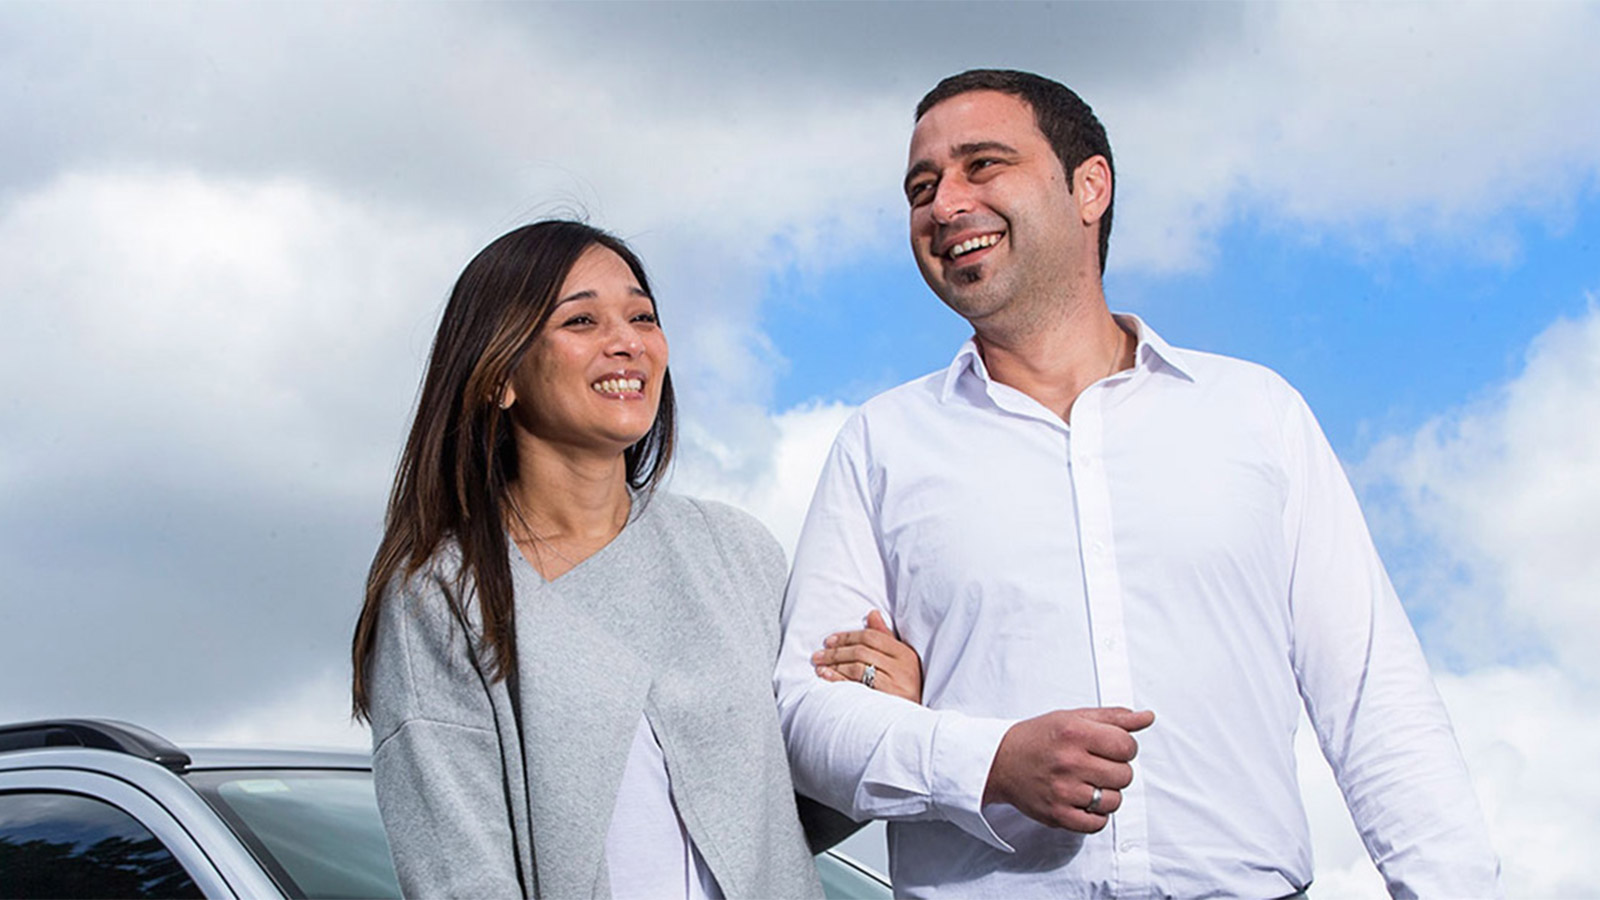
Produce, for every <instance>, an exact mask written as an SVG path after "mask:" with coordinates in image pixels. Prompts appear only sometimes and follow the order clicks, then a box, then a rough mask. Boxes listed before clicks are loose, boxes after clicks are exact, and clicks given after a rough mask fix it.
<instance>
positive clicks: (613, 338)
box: [607, 324, 644, 357]
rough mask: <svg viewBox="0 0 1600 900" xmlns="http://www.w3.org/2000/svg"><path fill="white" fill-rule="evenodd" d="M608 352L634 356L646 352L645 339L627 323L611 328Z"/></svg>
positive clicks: (615, 354)
mask: <svg viewBox="0 0 1600 900" xmlns="http://www.w3.org/2000/svg"><path fill="white" fill-rule="evenodd" d="M608 337H609V343H608V346H607V352H609V353H610V354H611V355H613V356H627V357H634V356H638V355H639V354H640V353H643V352H644V341H643V340H641V339H640V338H639V335H638V334H636V333H635V332H634V330H633V329H632V328H630V327H628V326H627V325H626V324H623V325H619V326H617V327H614V328H612V329H611V334H610V335H609V336H608Z"/></svg>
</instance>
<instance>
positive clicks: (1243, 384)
mask: <svg viewBox="0 0 1600 900" xmlns="http://www.w3.org/2000/svg"><path fill="white" fill-rule="evenodd" d="M1167 352H1168V353H1169V354H1171V356H1172V362H1174V363H1176V364H1177V366H1178V367H1179V368H1181V369H1182V370H1183V371H1184V372H1186V373H1188V375H1189V376H1190V377H1191V378H1192V379H1193V380H1194V381H1195V383H1197V384H1200V385H1211V386H1216V387H1219V388H1223V389H1238V390H1257V391H1264V392H1266V393H1267V394H1269V395H1271V396H1273V397H1275V398H1284V397H1289V396H1298V393H1297V392H1296V391H1295V389H1294V386H1293V385H1291V384H1289V381H1288V379H1286V378H1284V377H1283V376H1282V375H1280V374H1279V373H1278V372H1277V370H1275V369H1273V368H1271V367H1270V366H1266V365H1263V364H1261V363H1258V362H1253V361H1251V360H1248V359H1240V358H1239V357H1237V356H1228V355H1226V354H1222V353H1213V352H1211V351H1208V350H1195V349H1192V348H1189V347H1169V348H1167Z"/></svg>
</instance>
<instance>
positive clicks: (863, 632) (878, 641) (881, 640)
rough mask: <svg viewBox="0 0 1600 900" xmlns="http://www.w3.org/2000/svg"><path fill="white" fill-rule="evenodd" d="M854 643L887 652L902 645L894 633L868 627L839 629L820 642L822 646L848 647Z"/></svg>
mask: <svg viewBox="0 0 1600 900" xmlns="http://www.w3.org/2000/svg"><path fill="white" fill-rule="evenodd" d="M855 644H860V645H864V646H867V647H872V648H874V649H876V650H878V651H880V652H889V651H891V650H893V649H894V648H895V647H896V646H904V645H903V644H901V643H900V642H899V641H897V640H895V637H894V635H892V634H888V633H886V632H882V631H875V630H873V629H870V628H858V629H856V630H855V631H840V632H838V633H836V634H830V635H828V636H827V638H825V639H824V640H823V642H822V646H824V647H848V646H851V645H855Z"/></svg>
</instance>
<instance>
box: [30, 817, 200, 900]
mask: <svg viewBox="0 0 1600 900" xmlns="http://www.w3.org/2000/svg"><path fill="white" fill-rule="evenodd" d="M0 876H3V877H0V897H199V896H201V893H200V889H199V887H197V886H196V885H195V883H194V880H193V879H191V878H190V877H189V874H188V873H187V872H185V871H184V870H183V866H182V865H180V864H179V863H178V861H177V860H176V859H174V858H173V856H172V853H171V852H170V851H168V850H167V848H166V847H165V846H163V845H162V843H161V841H160V840H158V839H157V838H156V836H155V835H153V834H151V833H150V830H149V829H147V828H145V827H144V826H143V825H141V824H139V822H138V820H136V819H134V818H133V817H132V816H130V815H128V814H127V813H126V812H124V811H122V810H121V809H118V808H117V807H115V806H113V805H111V804H109V803H106V802H105V801H103V800H97V799H95V798H93V797H85V796H83V795H81V794H70V793H62V792H55V791H16V792H9V793H3V794H0Z"/></svg>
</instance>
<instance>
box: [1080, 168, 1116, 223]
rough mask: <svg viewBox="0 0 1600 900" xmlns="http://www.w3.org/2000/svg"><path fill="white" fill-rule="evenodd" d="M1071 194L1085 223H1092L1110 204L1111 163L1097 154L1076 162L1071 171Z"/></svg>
mask: <svg viewBox="0 0 1600 900" xmlns="http://www.w3.org/2000/svg"><path fill="white" fill-rule="evenodd" d="M1072 196H1073V199H1075V200H1076V201H1077V202H1078V215H1079V217H1080V218H1081V219H1082V220H1083V224H1085V225H1093V224H1095V223H1096V222H1099V221H1100V217H1101V216H1103V215H1105V214H1106V209H1107V208H1108V207H1110V206H1111V164H1110V163H1108V162H1106V158H1105V157H1104V156H1101V155H1099V154H1095V155H1094V156H1091V157H1089V158H1088V159H1086V160H1084V161H1083V162H1081V163H1079V164H1078V168H1077V169H1075V170H1073V173H1072Z"/></svg>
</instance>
